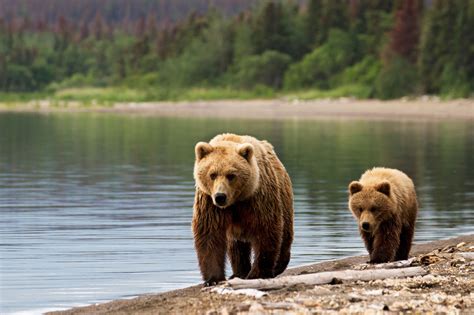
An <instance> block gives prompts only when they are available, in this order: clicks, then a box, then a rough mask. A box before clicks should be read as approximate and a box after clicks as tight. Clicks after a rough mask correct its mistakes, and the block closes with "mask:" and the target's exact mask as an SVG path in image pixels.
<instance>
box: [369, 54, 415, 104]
mask: <svg viewBox="0 0 474 315" xmlns="http://www.w3.org/2000/svg"><path fill="white" fill-rule="evenodd" d="M417 82H418V78H417V72H416V68H415V66H413V65H412V64H411V63H409V62H408V61H407V60H406V59H404V58H402V57H394V58H393V59H392V60H391V61H389V62H388V63H387V64H386V65H385V66H384V67H383V69H382V71H381V72H380V73H379V75H378V76H377V80H376V83H375V91H376V97H378V98H381V99H393V98H398V97H402V96H405V95H410V94H413V93H414V92H415V91H416V88H417Z"/></svg>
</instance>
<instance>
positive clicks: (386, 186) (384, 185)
mask: <svg viewBox="0 0 474 315" xmlns="http://www.w3.org/2000/svg"><path fill="white" fill-rule="evenodd" d="M375 190H377V191H378V192H381V193H382V194H384V195H387V196H388V197H390V183H389V182H386V181H383V182H381V183H380V184H377V186H375Z"/></svg>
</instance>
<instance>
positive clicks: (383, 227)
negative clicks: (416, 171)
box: [349, 167, 418, 263]
mask: <svg viewBox="0 0 474 315" xmlns="http://www.w3.org/2000/svg"><path fill="white" fill-rule="evenodd" d="M349 209H350V210H351V211H352V214H353V215H354V217H355V218H356V219H357V221H358V224H359V232H360V235H361V236H362V239H363V240H364V243H365V247H366V248H367V251H368V252H369V255H370V261H369V262H370V263H384V262H389V261H394V260H405V259H408V254H409V253H410V248H411V243H412V239H413V234H414V231H415V221H416V214H417V211H418V202H417V198H416V192H415V186H414V184H413V182H412V180H411V179H410V178H409V177H408V176H407V175H405V174H404V173H403V172H401V171H399V170H396V169H389V168H383V167H376V168H373V169H371V170H367V171H366V172H365V173H364V174H363V175H362V177H361V178H360V179H359V181H353V182H351V183H350V184H349Z"/></svg>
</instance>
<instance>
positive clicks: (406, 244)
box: [395, 226, 414, 260]
mask: <svg viewBox="0 0 474 315" xmlns="http://www.w3.org/2000/svg"><path fill="white" fill-rule="evenodd" d="M413 232H414V228H413V227H411V226H404V227H403V228H402V233H401V234H400V245H399V247H398V250H397V254H396V256H395V260H405V259H408V254H409V253H410V249H411V242H412V240H413Z"/></svg>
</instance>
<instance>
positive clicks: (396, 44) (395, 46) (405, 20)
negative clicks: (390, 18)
mask: <svg viewBox="0 0 474 315" xmlns="http://www.w3.org/2000/svg"><path fill="white" fill-rule="evenodd" d="M419 18H420V11H419V3H418V0H405V1H404V2H403V4H402V5H401V7H400V9H399V10H398V11H397V12H396V17H395V26H394V28H393V29H392V31H391V33H390V45H389V46H390V47H389V48H390V51H391V52H393V53H395V54H397V55H399V56H401V57H403V58H406V59H407V60H409V61H410V62H412V63H413V62H415V60H416V54H417V48H418V41H419V35H420V23H419Z"/></svg>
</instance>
